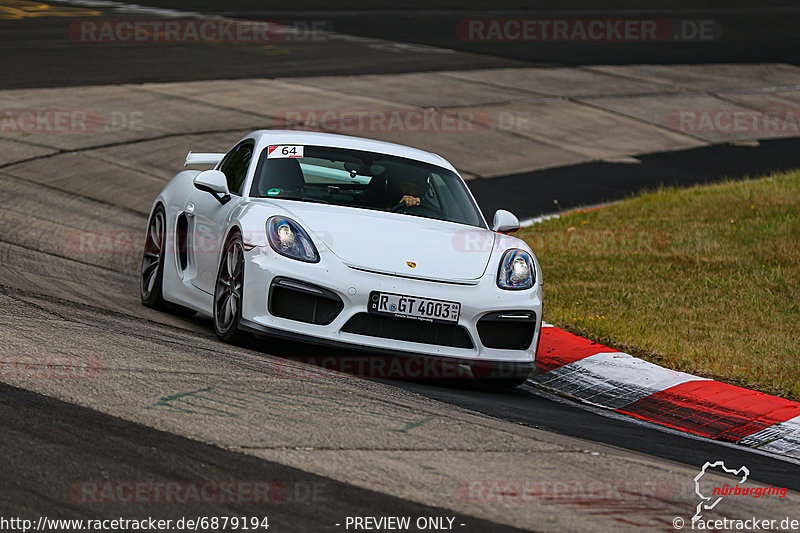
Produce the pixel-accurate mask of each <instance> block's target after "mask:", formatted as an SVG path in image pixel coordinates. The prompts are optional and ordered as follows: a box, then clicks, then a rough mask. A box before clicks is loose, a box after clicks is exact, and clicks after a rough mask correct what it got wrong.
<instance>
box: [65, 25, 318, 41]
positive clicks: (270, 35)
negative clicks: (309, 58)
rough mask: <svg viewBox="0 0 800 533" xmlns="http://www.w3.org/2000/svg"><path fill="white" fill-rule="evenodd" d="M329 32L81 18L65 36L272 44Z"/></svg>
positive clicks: (310, 28) (312, 38)
mask: <svg viewBox="0 0 800 533" xmlns="http://www.w3.org/2000/svg"><path fill="white" fill-rule="evenodd" d="M331 31H332V27H331V25H330V24H329V23H328V22H327V21H323V20H314V21H294V22H288V23H281V22H276V21H242V20H221V19H220V20H218V19H171V20H164V19H156V20H129V19H128V20H124V19H123V20H96V19H95V20H81V21H76V22H73V23H71V24H70V25H69V29H68V34H69V38H70V39H71V40H73V41H76V42H81V43H136V44H142V43H182V44H187V43H188V44H191V43H220V42H222V43H275V42H282V41H321V40H325V39H327V38H328V36H329V35H330V32H331Z"/></svg>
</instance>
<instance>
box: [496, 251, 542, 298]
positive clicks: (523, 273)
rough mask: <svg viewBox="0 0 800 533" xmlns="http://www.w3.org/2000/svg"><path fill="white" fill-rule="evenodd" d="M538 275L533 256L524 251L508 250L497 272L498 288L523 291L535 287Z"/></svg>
mask: <svg viewBox="0 0 800 533" xmlns="http://www.w3.org/2000/svg"><path fill="white" fill-rule="evenodd" d="M535 279H536V273H535V272H534V268H533V258H532V257H531V254H529V253H528V252H526V251H524V250H516V249H515V250H507V251H506V253H504V254H503V258H502V259H501V260H500V269H499V270H498V271H497V286H498V287H500V288H501V289H506V290H512V291H515V290H522V289H530V288H531V287H533V282H534V280H535Z"/></svg>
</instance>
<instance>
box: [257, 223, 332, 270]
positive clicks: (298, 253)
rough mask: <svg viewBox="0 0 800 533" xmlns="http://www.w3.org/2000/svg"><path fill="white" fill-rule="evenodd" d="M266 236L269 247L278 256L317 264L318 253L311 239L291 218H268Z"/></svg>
mask: <svg viewBox="0 0 800 533" xmlns="http://www.w3.org/2000/svg"><path fill="white" fill-rule="evenodd" d="M267 236H268V237H269V245H270V246H272V249H273V250H275V251H276V252H278V253H279V254H281V255H285V256H286V257H291V258H292V259H297V260H298V261H305V262H306V263H318V262H319V253H317V248H316V247H315V246H314V243H313V242H311V237H309V236H308V233H306V232H305V230H304V229H303V228H301V227H300V224H298V223H297V222H295V221H294V220H292V219H291V218H286V217H270V219H269V220H267Z"/></svg>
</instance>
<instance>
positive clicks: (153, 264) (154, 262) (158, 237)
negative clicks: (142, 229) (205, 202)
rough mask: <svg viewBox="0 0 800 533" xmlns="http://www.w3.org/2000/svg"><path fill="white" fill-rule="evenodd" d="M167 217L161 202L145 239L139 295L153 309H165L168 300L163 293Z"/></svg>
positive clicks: (149, 223)
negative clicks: (165, 299)
mask: <svg viewBox="0 0 800 533" xmlns="http://www.w3.org/2000/svg"><path fill="white" fill-rule="evenodd" d="M166 228H167V217H166V215H165V214H164V208H163V207H162V206H161V205H160V204H159V205H158V206H157V207H156V208H155V210H154V211H153V214H152V215H150V220H148V221H147V234H146V235H145V239H144V252H143V254H142V269H141V271H140V274H141V275H140V277H139V296H141V298H142V304H144V305H145V306H146V307H151V308H153V309H162V310H163V309H164V308H165V307H166V302H165V301H164V295H163V293H162V290H161V288H162V285H163V280H164V248H165V246H164V245H165V244H166V233H167V231H166Z"/></svg>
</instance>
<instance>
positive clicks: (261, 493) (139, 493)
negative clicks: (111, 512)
mask: <svg viewBox="0 0 800 533" xmlns="http://www.w3.org/2000/svg"><path fill="white" fill-rule="evenodd" d="M327 498H328V496H327V486H326V485H325V484H324V483H322V482H311V483H306V482H295V483H288V484H287V483H284V482H281V481H256V480H222V481H211V480H205V481H152V480H151V481H144V480H102V481H79V482H76V483H73V484H72V485H71V486H70V488H69V499H70V500H71V501H72V502H74V503H79V504H87V505H96V504H143V503H144V504H175V505H183V504H276V503H289V502H291V503H299V502H321V501H325V500H327Z"/></svg>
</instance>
